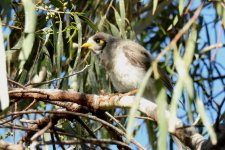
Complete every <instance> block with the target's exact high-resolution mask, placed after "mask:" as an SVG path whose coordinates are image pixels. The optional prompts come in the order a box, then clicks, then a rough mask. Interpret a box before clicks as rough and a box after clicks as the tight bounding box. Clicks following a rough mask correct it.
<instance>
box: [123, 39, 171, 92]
mask: <svg viewBox="0 0 225 150" xmlns="http://www.w3.org/2000/svg"><path fill="white" fill-rule="evenodd" d="M122 49H123V51H124V53H125V56H126V57H127V58H128V60H129V61H130V62H131V64H132V65H134V66H137V67H141V68H143V69H145V70H146V71H147V70H148V69H149V67H151V62H152V61H153V58H152V56H151V54H149V53H148V52H147V50H146V49H145V48H144V47H142V46H141V45H139V44H137V43H135V42H133V41H130V40H126V42H124V44H123V46H122ZM158 72H159V75H160V80H162V82H163V84H164V86H165V87H166V88H167V89H168V90H170V91H172V90H173V84H172V81H171V79H170V78H169V76H168V75H167V74H166V72H165V71H164V70H162V68H161V67H160V66H158Z"/></svg>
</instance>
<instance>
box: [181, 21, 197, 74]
mask: <svg viewBox="0 0 225 150" xmlns="http://www.w3.org/2000/svg"><path fill="white" fill-rule="evenodd" d="M196 28H197V27H196V24H193V25H192V28H191V33H190V35H189V38H188V40H187V42H186V43H187V44H186V47H185V54H184V62H185V65H186V66H187V67H186V68H187V69H188V70H189V68H190V65H191V62H192V60H193V57H194V51H195V45H196V40H197V29H196Z"/></svg>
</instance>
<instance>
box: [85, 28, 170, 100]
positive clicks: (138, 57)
mask: <svg viewBox="0 0 225 150" xmlns="http://www.w3.org/2000/svg"><path fill="white" fill-rule="evenodd" d="M100 40H103V42H102V43H103V44H100ZM87 43H89V44H90V45H91V46H90V45H88V46H89V48H91V49H92V50H93V52H94V53H95V54H96V55H97V57H98V59H99V60H100V62H101V63H102V65H103V66H104V67H105V68H106V70H107V72H108V73H109V76H110V78H111V80H112V83H113V85H114V87H115V89H116V90H117V91H118V92H129V91H131V90H134V89H136V88H138V87H139V85H140V84H141V82H142V80H143V78H144V76H145V74H146V71H147V70H148V69H149V67H150V66H151V62H152V60H153V58H152V56H151V55H150V54H149V53H148V52H147V51H146V49H145V48H144V47H143V46H141V45H139V44H138V43H136V42H134V41H131V40H124V39H120V38H116V37H113V36H111V35H109V34H106V33H102V32H100V33H97V34H95V35H93V36H92V37H90V38H89V39H88V41H87ZM84 45H85V44H84ZM83 47H85V46H83ZM86 47H87V46H86ZM158 70H159V74H160V75H161V79H162V81H163V83H164V85H165V86H166V87H167V88H168V89H169V90H171V89H172V83H171V81H170V79H169V77H168V76H167V75H166V74H165V73H164V72H163V71H162V69H161V68H160V67H159V69H158ZM155 94H156V88H155V82H154V79H153V78H150V79H149V81H148V84H147V87H146V90H145V92H144V95H143V96H144V97H145V98H147V99H150V100H154V99H155Z"/></svg>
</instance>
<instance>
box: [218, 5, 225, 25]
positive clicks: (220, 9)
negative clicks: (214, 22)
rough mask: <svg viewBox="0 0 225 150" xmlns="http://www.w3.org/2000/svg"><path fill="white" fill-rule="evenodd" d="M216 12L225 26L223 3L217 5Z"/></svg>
mask: <svg viewBox="0 0 225 150" xmlns="http://www.w3.org/2000/svg"><path fill="white" fill-rule="evenodd" d="M216 12H217V14H218V15H219V16H220V17H221V20H222V23H223V25H224V26H225V10H224V8H223V6H222V2H218V3H216Z"/></svg>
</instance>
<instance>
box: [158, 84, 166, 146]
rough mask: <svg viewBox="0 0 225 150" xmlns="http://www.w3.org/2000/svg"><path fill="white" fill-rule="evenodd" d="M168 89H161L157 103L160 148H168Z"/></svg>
mask: <svg viewBox="0 0 225 150" xmlns="http://www.w3.org/2000/svg"><path fill="white" fill-rule="evenodd" d="M166 98H167V96H166V90H165V89H164V88H161V90H160V91H159V93H158V95H157V98H156V104H157V118H158V127H159V137H158V150H166V149H167V142H166V141H167V136H168V122H167V118H166V114H165V112H166V108H167V101H166Z"/></svg>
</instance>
